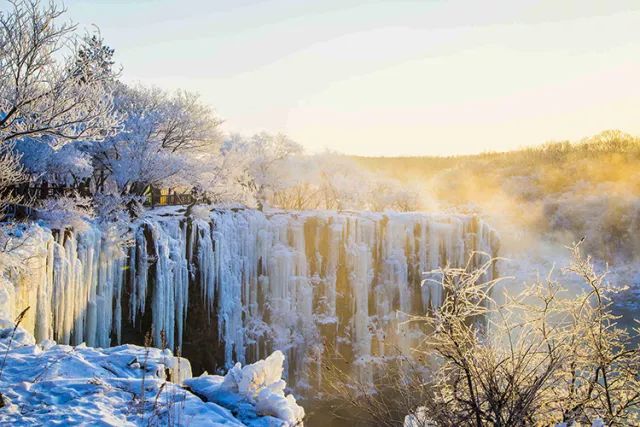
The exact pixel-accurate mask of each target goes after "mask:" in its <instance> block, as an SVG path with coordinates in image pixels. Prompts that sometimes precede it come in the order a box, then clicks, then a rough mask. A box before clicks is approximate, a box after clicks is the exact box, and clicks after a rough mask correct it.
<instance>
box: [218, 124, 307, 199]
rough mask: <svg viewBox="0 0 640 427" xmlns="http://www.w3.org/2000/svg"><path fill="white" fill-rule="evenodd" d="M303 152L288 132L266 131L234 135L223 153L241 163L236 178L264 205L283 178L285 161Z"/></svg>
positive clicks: (236, 162)
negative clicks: (246, 135) (250, 134)
mask: <svg viewBox="0 0 640 427" xmlns="http://www.w3.org/2000/svg"><path fill="white" fill-rule="evenodd" d="M301 153H302V146H300V144H298V143H296V142H294V141H292V140H291V139H289V138H288V137H287V136H285V135H282V134H278V135H269V134H267V133H264V132H263V133H260V134H256V135H254V136H253V137H251V138H242V137H240V136H238V135H235V136H233V137H232V139H231V141H230V142H229V143H228V144H227V148H226V150H225V152H224V155H225V156H229V157H230V158H231V159H232V160H231V161H232V162H233V163H235V164H236V165H237V166H238V167H237V169H236V171H237V172H238V173H237V176H236V177H235V179H236V181H237V182H238V183H239V184H240V185H241V186H242V187H243V188H244V189H245V191H247V193H248V194H250V195H251V196H252V197H253V198H254V200H255V203H256V205H257V207H258V209H263V208H264V207H265V206H266V205H267V204H268V201H269V199H270V197H271V196H272V195H273V192H274V190H275V189H276V188H278V186H279V185H280V184H279V183H280V182H281V181H282V177H283V175H284V174H285V170H284V169H283V167H284V165H285V161H286V160H287V159H288V158H290V157H291V156H294V155H299V154H301Z"/></svg>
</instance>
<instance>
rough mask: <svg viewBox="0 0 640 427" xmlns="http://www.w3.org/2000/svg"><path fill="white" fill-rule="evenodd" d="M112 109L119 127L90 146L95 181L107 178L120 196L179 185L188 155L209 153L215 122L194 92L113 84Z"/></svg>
mask: <svg viewBox="0 0 640 427" xmlns="http://www.w3.org/2000/svg"><path fill="white" fill-rule="evenodd" d="M115 106H116V109H117V111H118V112H119V113H120V114H122V115H126V118H125V120H124V121H123V130H122V131H121V132H119V133H118V134H116V135H113V136H111V137H109V138H106V139H105V140H104V141H102V142H100V143H99V144H96V145H95V147H94V150H93V156H94V161H95V163H96V172H95V179H96V182H97V184H98V187H99V188H102V187H104V185H105V183H106V181H107V180H110V181H111V182H112V183H114V184H115V185H116V188H117V189H118V191H119V192H120V193H121V194H129V193H130V194H137V195H142V194H144V193H145V192H146V191H147V190H148V188H149V186H160V185H171V184H176V185H177V184H180V183H184V181H183V180H181V178H180V173H181V172H183V171H185V169H186V165H187V163H188V158H189V155H192V154H193V155H196V154H199V153H201V152H205V151H207V150H209V151H212V152H215V150H216V147H217V145H218V143H219V139H220V137H219V131H218V127H219V126H220V124H221V121H220V120H219V119H218V118H217V117H216V116H215V115H214V113H213V111H212V110H211V109H210V108H208V107H206V106H204V105H202V104H200V103H199V101H198V97H197V96H196V95H192V94H189V93H187V92H177V93H176V94H173V95H170V94H168V93H166V92H164V91H162V90H160V89H156V88H145V87H134V88H131V87H127V86H125V85H124V84H118V87H117V90H116V92H115Z"/></svg>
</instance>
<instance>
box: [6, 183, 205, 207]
mask: <svg viewBox="0 0 640 427" xmlns="http://www.w3.org/2000/svg"><path fill="white" fill-rule="evenodd" d="M7 191H8V192H9V191H10V192H11V194H12V195H14V196H18V197H20V198H21V199H22V201H23V202H22V203H24V204H25V205H32V204H35V202H37V201H38V200H44V199H47V198H50V197H64V196H73V195H76V194H78V195H80V196H83V197H90V196H91V191H90V190H89V187H88V186H84V185H83V186H77V187H74V186H62V185H50V184H47V183H44V184H42V185H33V184H23V185H17V186H15V187H13V188H11V189H7ZM0 196H1V195H0ZM145 196H146V197H145V201H144V205H145V206H175V205H190V204H193V203H197V202H200V201H202V200H201V199H200V198H198V197H196V196H195V195H194V194H192V193H175V192H171V191H169V190H164V191H163V190H161V189H156V188H152V189H151V190H150V191H148V192H147V194H146V195H145Z"/></svg>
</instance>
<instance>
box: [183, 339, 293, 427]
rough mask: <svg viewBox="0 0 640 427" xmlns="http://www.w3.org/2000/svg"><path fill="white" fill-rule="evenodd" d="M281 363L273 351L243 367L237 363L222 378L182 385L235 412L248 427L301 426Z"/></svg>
mask: <svg viewBox="0 0 640 427" xmlns="http://www.w3.org/2000/svg"><path fill="white" fill-rule="evenodd" d="M283 364H284V355H283V354H282V352H280V351H275V352H273V353H272V354H271V355H270V356H269V357H267V358H266V359H264V360H260V361H258V362H256V363H253V364H250V365H246V366H244V367H243V366H241V365H240V363H236V365H235V366H234V367H233V368H231V369H230V370H229V372H228V373H227V375H225V376H224V377H220V376H218V375H202V376H200V377H197V378H191V379H189V380H186V381H185V384H186V385H187V386H189V387H190V388H191V390H193V392H194V393H196V394H198V395H200V396H204V397H205V398H206V399H207V400H208V401H210V402H216V403H218V404H220V405H222V406H224V407H226V408H228V409H230V410H231V411H232V412H233V413H238V414H239V415H238V418H240V420H241V421H242V422H244V423H245V424H247V425H248V426H255V427H259V426H287V427H292V426H301V425H302V419H303V418H304V409H303V408H302V407H301V406H300V405H298V404H297V403H296V399H295V398H294V397H293V396H292V395H291V394H288V395H287V394H285V387H286V383H285V381H284V380H283V379H282V372H283ZM272 418H273V419H272Z"/></svg>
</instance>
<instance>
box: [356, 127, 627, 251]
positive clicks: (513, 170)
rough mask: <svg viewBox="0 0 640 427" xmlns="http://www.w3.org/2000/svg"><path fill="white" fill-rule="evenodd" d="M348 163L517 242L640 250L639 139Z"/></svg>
mask: <svg viewBox="0 0 640 427" xmlns="http://www.w3.org/2000/svg"><path fill="white" fill-rule="evenodd" d="M354 161H356V162H357V163H358V164H359V165H361V166H363V167H365V168H367V169H369V170H375V171H377V172H378V173H381V174H382V175H386V176H388V177H390V178H393V179H397V180H399V181H401V182H406V183H420V185H421V186H422V187H421V190H422V191H423V192H424V193H425V194H428V195H430V196H431V198H432V200H435V201H437V203H438V207H439V209H442V210H446V209H447V208H455V209H456V210H461V209H462V210H467V211H471V212H480V213H483V214H487V215H489V216H492V217H493V219H492V222H493V223H495V224H498V223H499V224H501V226H503V228H504V226H505V225H509V224H511V225H513V226H514V229H513V231H514V233H513V237H514V239H517V240H519V241H522V240H523V237H522V235H517V234H516V232H518V233H519V232H520V231H522V230H529V231H532V232H534V233H535V234H537V235H546V236H548V237H551V238H553V239H555V240H557V241H559V242H562V244H566V243H567V242H571V241H578V240H580V239H581V238H582V237H586V238H587V239H586V242H585V248H586V250H587V251H588V252H589V253H591V254H594V255H597V256H598V257H599V258H601V259H604V260H607V261H609V262H614V261H615V260H616V258H625V259H631V258H635V257H636V256H637V254H638V253H639V251H640V239H639V238H638V236H637V230H638V227H640V172H639V171H640V168H639V167H640V138H638V137H636V136H633V135H629V134H626V133H624V132H621V131H618V130H609V131H604V132H601V133H599V134H597V135H594V136H592V137H588V138H585V139H583V140H580V141H576V142H569V141H561V142H551V143H547V144H544V145H541V146H538V147H529V148H523V149H520V150H514V151H509V152H504V153H482V154H478V155H469V156H452V157H444V158H438V157H410V158H400V157H399V158H363V157H360V158H354ZM502 237H503V239H509V238H511V237H512V235H511V234H505V235H503V236H502ZM516 243H518V242H516Z"/></svg>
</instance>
